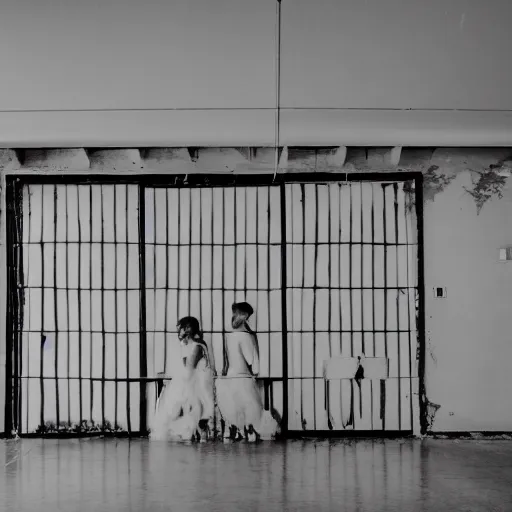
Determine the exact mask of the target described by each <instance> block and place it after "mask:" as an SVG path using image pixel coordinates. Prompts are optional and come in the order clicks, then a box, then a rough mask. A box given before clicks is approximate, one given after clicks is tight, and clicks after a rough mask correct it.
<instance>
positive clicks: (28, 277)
mask: <svg viewBox="0 0 512 512" xmlns="http://www.w3.org/2000/svg"><path fill="white" fill-rule="evenodd" d="M26 188H27V198H28V237H27V238H28V246H27V248H28V250H27V284H29V283H30V282H31V281H30V257H29V255H30V253H31V245H30V244H31V242H32V198H31V190H30V185H26ZM29 293H30V292H29ZM31 330H32V326H31V321H30V318H29V321H28V331H29V333H30V331H31ZM29 337H30V334H29ZM27 374H28V375H29V377H30V374H29V373H28V372H27ZM29 383H30V378H27V397H26V400H27V417H26V421H27V429H26V431H27V432H28V426H29V421H30V412H29V411H30V402H29V389H30V384H29ZM20 402H21V400H20ZM20 431H21V432H22V431H23V429H20Z"/></svg>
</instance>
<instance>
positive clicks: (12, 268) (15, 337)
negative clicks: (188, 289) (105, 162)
mask: <svg viewBox="0 0 512 512" xmlns="http://www.w3.org/2000/svg"><path fill="white" fill-rule="evenodd" d="M340 181H370V182H393V181H401V182H402V181H414V182H415V206H416V217H417V237H418V253H417V257H418V261H417V269H418V299H419V306H418V315H417V337H418V340H417V341H418V347H419V353H418V356H417V357H418V374H419V375H418V377H419V395H420V424H421V433H422V434H425V433H426V430H427V416H426V398H425V379H424V374H425V306H424V285H425V279H424V249H423V246H424V234H423V176H422V174H421V173H416V172H414V173H409V172H382V173H352V174H345V173H289V174H288V173H286V174H278V175H277V176H275V177H274V176H273V175H271V174H255V175H253V174H246V175H245V174H244V175H232V174H229V175H227V174H191V175H162V174H158V175H116V176H114V175H93V176H91V175H64V174H59V175H8V176H7V177H6V186H7V188H6V202H7V205H6V206H7V208H6V212H7V216H6V217H7V218H6V223H7V330H6V340H7V354H8V356H7V361H6V401H5V425H4V430H5V435H10V434H11V433H12V432H13V431H14V430H15V429H16V427H17V425H18V418H19V416H20V412H21V395H20V393H21V386H20V385H19V382H18V381H19V379H20V364H21V359H20V352H19V345H20V339H19V336H20V335H21V332H20V329H19V326H20V325H22V323H21V322H22V320H23V318H22V315H23V306H22V304H23V296H22V294H23V287H22V285H21V283H23V275H22V272H23V265H22V261H23V254H22V243H20V239H19V237H20V235H21V233H22V226H21V222H22V219H23V213H22V211H21V208H22V204H23V201H22V190H23V186H24V185H36V184H52V185H60V184H62V185H72V184H75V185H93V184H94V185H96V184H111V185H116V184H127V185H138V186H139V272H140V326H139V327H140V350H141V353H140V378H138V379H135V378H134V379H129V380H130V381H134V382H136V381H137V380H138V381H140V390H141V395H140V415H141V416H140V432H131V433H130V435H133V436H137V435H145V434H147V425H146V405H147V404H146V398H145V397H146V394H145V387H146V384H147V383H148V382H150V381H151V379H149V378H148V377H147V363H146V359H147V358H146V355H147V354H146V308H145V303H146V289H145V285H144V283H145V245H144V243H145V207H144V206H145V205H144V201H145V198H144V195H145V194H144V191H145V188H146V187H154V188H158V187H176V188H195V187H208V188H213V187H229V186H270V185H273V186H279V187H280V194H281V232H282V233H283V239H282V243H281V293H282V295H281V301H282V306H281V307H282V336H283V337H282V340H283V345H282V364H283V368H282V379H281V378H279V379H277V380H282V382H283V418H282V419H283V422H282V424H283V434H284V436H288V437H301V436H302V437H304V436H307V437H312V436H317V435H318V436H321V437H341V436H343V437H347V436H348V437H354V436H357V437H362V436H371V437H375V436H379V435H380V436H382V435H383V436H384V437H393V436H396V435H401V436H404V435H407V434H412V432H408V431H402V432H391V431H383V432H382V433H380V434H379V433H378V432H376V431H369V432H363V431H355V432H350V431H348V432H338V431H311V430H308V431H307V432H301V431H296V432H294V431H288V429H287V426H288V418H287V415H288V384H289V379H288V342H287V335H288V328H287V293H286V292H287V286H286V285H287V282H286V276H287V257H286V202H285V201H284V199H285V185H286V184H290V183H316V184H319V183H331V182H340ZM121 380H123V379H121ZM264 380H268V381H272V380H276V379H275V378H274V379H264ZM15 381H17V384H16V385H14V382H15ZM267 388H268V383H266V393H265V395H267V394H268V389H267ZM265 402H267V396H266V399H265ZM99 434H102V435H104V434H105V433H104V432H99ZM31 435H32V436H34V434H31ZM59 435H60V434H59ZM79 435H82V434H79ZM115 435H120V434H115ZM121 435H126V434H121ZM35 436H39V434H35Z"/></svg>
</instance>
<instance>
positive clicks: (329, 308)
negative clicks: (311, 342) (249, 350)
mask: <svg viewBox="0 0 512 512" xmlns="http://www.w3.org/2000/svg"><path fill="white" fill-rule="evenodd" d="M331 187H332V184H331V183H329V185H327V226H328V228H327V229H328V231H327V233H328V235H327V243H328V245H327V249H328V252H327V254H328V256H327V257H328V263H327V265H328V272H329V275H328V279H329V282H328V286H327V290H328V293H329V297H328V303H327V318H328V324H327V336H328V337H329V357H332V346H331V344H332V343H331V337H332V336H331V333H332V318H331V317H332V304H331V303H332V281H331V275H332V262H331V259H332V249H331V247H332V246H331V242H332V240H331V222H332V221H331ZM338 272H339V270H338ZM326 399H327V395H326Z"/></svg>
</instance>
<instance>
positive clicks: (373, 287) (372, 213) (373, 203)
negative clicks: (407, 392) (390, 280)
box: [370, 183, 376, 430]
mask: <svg viewBox="0 0 512 512" xmlns="http://www.w3.org/2000/svg"><path fill="white" fill-rule="evenodd" d="M371 186H372V210H371V226H372V328H373V355H374V357H375V356H376V352H375V338H376V336H375V187H374V184H373V183H372V184H371ZM370 388H371V394H372V429H374V430H375V423H376V421H375V417H374V407H375V405H374V402H373V400H374V396H373V381H371V382H370Z"/></svg>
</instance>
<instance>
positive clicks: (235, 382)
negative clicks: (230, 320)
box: [216, 331, 279, 439]
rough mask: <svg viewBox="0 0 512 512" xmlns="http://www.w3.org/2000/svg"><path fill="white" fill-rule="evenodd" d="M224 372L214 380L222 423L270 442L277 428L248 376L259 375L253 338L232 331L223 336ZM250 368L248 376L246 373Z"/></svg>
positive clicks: (246, 334)
mask: <svg viewBox="0 0 512 512" xmlns="http://www.w3.org/2000/svg"><path fill="white" fill-rule="evenodd" d="M226 352H227V358H228V368H229V369H228V372H227V375H226V376H225V377H222V378H218V379H217V383H216V388H217V404H218V406H219V409H220V412H221V414H222V417H223V419H224V421H225V422H226V423H227V424H228V425H233V426H236V427H237V429H238V430H240V431H243V429H244V427H245V428H247V427H249V426H252V427H253V429H254V430H255V431H256V432H257V434H258V435H259V437H260V438H261V439H272V438H274V437H275V435H276V434H277V432H278V431H279V425H278V424H277V422H276V421H275V420H274V418H273V417H272V415H271V413H270V411H265V409H264V406H263V400H262V396H261V389H260V387H259V385H258V382H257V381H256V379H255V378H254V377H253V375H252V373H255V374H257V373H259V355H258V348H257V340H256V338H255V336H254V334H252V333H249V332H242V331H236V332H232V333H229V334H227V335H226ZM249 365H250V366H251V369H252V372H251V371H250V370H249Z"/></svg>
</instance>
